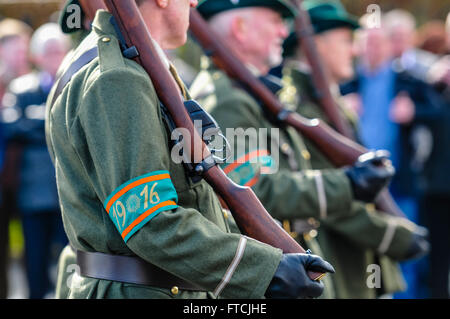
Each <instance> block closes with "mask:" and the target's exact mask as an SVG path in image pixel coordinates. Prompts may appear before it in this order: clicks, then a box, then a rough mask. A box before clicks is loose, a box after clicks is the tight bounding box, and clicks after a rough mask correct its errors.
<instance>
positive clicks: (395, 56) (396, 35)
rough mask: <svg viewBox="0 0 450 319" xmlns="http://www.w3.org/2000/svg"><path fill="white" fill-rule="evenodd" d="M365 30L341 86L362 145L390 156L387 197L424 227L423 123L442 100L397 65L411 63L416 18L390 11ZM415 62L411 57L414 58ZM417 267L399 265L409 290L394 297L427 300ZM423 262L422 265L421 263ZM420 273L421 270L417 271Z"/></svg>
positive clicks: (427, 138)
mask: <svg viewBox="0 0 450 319" xmlns="http://www.w3.org/2000/svg"><path fill="white" fill-rule="evenodd" d="M366 18H367V17H365V18H364V19H362V21H361V24H362V25H363V26H366V27H365V28H364V29H363V30H361V31H360V33H359V35H358V39H359V47H358V51H359V52H360V54H361V56H360V59H359V61H358V66H357V76H356V78H355V79H354V80H353V81H351V82H350V83H347V84H345V85H344V86H342V92H343V94H348V93H357V97H358V99H355V96H353V98H352V100H353V101H355V100H357V101H359V103H360V105H359V106H357V107H355V108H356V109H359V113H360V117H361V118H360V132H361V136H360V138H361V140H362V141H363V143H364V144H365V146H367V147H368V148H370V149H387V150H389V151H390V152H391V157H392V161H393V164H394V166H395V167H396V169H397V174H396V176H395V177H394V179H393V181H392V184H391V192H392V194H393V196H394V198H395V200H396V202H397V203H398V204H399V206H400V208H401V209H402V210H403V211H404V212H405V214H406V215H407V216H408V218H409V219H410V220H412V221H413V222H416V223H423V221H421V220H420V219H419V215H418V212H419V211H418V208H419V207H418V205H419V202H418V198H419V197H420V190H421V189H420V187H419V180H418V176H419V175H418V174H419V172H421V170H422V169H423V166H424V164H425V162H426V161H427V159H428V157H429V155H430V153H431V139H432V135H431V133H430V130H429V129H427V128H426V127H424V126H423V125H420V123H421V121H425V120H428V121H433V120H435V119H436V118H437V117H438V116H439V110H440V107H441V103H440V101H441V100H440V97H439V96H438V95H437V93H436V92H435V91H434V90H433V88H432V87H431V86H430V85H428V84H427V83H425V82H424V81H421V80H419V79H418V78H417V77H415V76H413V75H412V74H411V72H410V69H409V68H401V67H399V66H398V64H399V63H398V61H399V60H402V59H404V60H405V61H407V62H409V61H410V59H409V58H410V57H411V55H409V53H411V52H413V51H414V49H413V38H414V27H415V22H414V18H412V16H411V15H409V14H408V13H405V12H403V11H399V10H394V11H393V12H390V13H388V14H386V16H385V17H383V18H382V26H381V27H380V28H369V27H367V25H366V20H365V19H366ZM412 56H413V57H415V56H416V55H415V53H413V55H412ZM419 263H420V261H419V262H417V261H413V262H408V263H405V264H403V265H402V269H403V272H404V275H405V279H406V281H407V283H408V290H407V291H406V292H405V293H402V294H399V295H397V297H406V298H423V297H426V296H427V295H426V289H424V283H423V282H424V279H421V278H420V276H426V275H425V274H423V271H422V270H419ZM422 263H423V261H422ZM420 267H421V269H422V268H423V266H420Z"/></svg>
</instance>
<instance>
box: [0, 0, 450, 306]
mask: <svg viewBox="0 0 450 319" xmlns="http://www.w3.org/2000/svg"><path fill="white" fill-rule="evenodd" d="M63 2H64V1H63V0H0V113H1V116H0V119H1V121H0V168H1V171H2V173H1V177H0V185H1V202H0V203H1V205H0V298H52V297H53V296H54V285H55V280H56V275H57V274H56V263H57V258H58V255H59V252H60V251H61V249H62V248H63V247H64V246H65V245H66V244H67V238H66V237H65V233H64V230H63V226H62V222H61V216H60V211H59V205H58V198H57V192H56V184H55V176H54V171H53V166H52V163H51V160H50V157H49V154H48V152H47V149H46V142H45V134H44V114H45V101H46V98H47V95H48V93H49V91H50V88H51V86H52V85H53V82H54V78H55V74H56V70H57V68H58V65H59V64H60V62H61V61H62V58H63V57H64V55H65V54H66V53H67V52H68V50H70V48H71V42H70V39H68V38H67V37H66V36H65V35H63V34H62V33H61V32H60V31H59V30H58V28H57V26H56V24H55V23H56V22H57V20H58V16H59V12H58V11H59V10H61V8H62V5H63ZM341 2H342V4H343V5H344V6H345V7H346V9H347V10H348V11H349V12H350V13H352V14H354V15H355V16H357V17H362V16H363V15H365V14H367V13H373V12H374V10H375V11H376V10H380V12H381V13H383V14H384V13H386V21H389V23H388V24H389V26H386V27H385V28H384V27H383V28H381V29H379V30H377V31H376V32H372V31H370V30H369V31H367V30H363V31H361V32H359V33H357V34H356V35H355V46H356V47H358V49H359V50H358V57H357V59H356V60H355V67H356V68H358V65H364V66H365V67H369V68H370V69H371V70H370V71H371V73H364V71H363V70H362V67H360V68H359V69H358V70H359V71H360V72H356V78H355V79H354V80H355V81H359V82H355V81H353V84H352V82H350V83H347V84H345V85H343V87H342V92H343V94H346V95H345V96H346V97H345V98H346V99H347V101H348V104H349V105H351V106H352V108H353V110H354V111H356V112H358V114H359V115H360V116H361V119H360V120H361V124H360V125H361V126H362V127H361V132H362V134H363V136H362V140H364V141H365V142H366V146H373V147H374V148H387V149H389V150H390V151H391V153H392V154H393V157H394V159H393V160H394V164H395V165H397V166H396V168H397V171H398V172H399V176H400V177H399V178H398V179H397V180H395V181H394V189H392V191H393V195H394V197H395V199H396V200H397V201H398V203H399V204H400V205H401V206H402V209H403V210H404V211H405V212H406V213H407V214H408V217H409V218H410V219H411V220H413V221H415V222H417V223H419V224H421V225H424V226H426V227H427V228H428V229H429V230H430V233H431V244H432V252H431V254H430V255H429V256H427V257H426V258H423V259H421V260H420V261H416V262H409V263H407V264H405V265H402V270H403V271H404V276H405V279H406V281H407V283H408V290H407V291H406V292H404V293H400V294H398V295H395V296H394V298H431V297H439V298H448V296H449V275H450V274H449V253H450V248H449V242H450V239H449V236H448V234H449V233H450V183H449V182H448V181H449V180H450V177H449V176H448V174H449V171H450V162H446V161H445V159H449V158H450V154H449V152H450V138H449V136H448V135H449V132H448V131H449V130H446V129H445V127H446V126H450V116H449V112H450V111H449V109H450V102H449V101H450V98H449V96H450V68H449V65H450V55H449V54H450V16H449V12H450V1H449V0H428V1H423V0H395V1H394V0H382V1H374V0H359V1H352V0H342V1H341ZM446 20H447V21H446ZM386 23H387V22H386ZM364 31H367V32H364ZM168 54H169V55H170V57H171V58H172V59H173V61H174V63H175V65H176V66H177V68H178V70H179V71H180V73H181V75H182V77H183V78H184V80H185V82H187V83H188V84H189V83H190V82H191V81H192V80H193V78H194V76H195V75H196V72H197V71H198V70H199V69H200V56H201V50H200V49H199V48H198V47H197V46H195V44H193V42H192V41H191V40H190V41H189V42H188V44H187V45H186V46H184V47H182V48H180V49H179V50H177V51H174V52H169V53H168ZM393 61H396V63H395V64H392V65H396V67H397V68H402V70H403V71H406V72H407V73H408V74H409V75H410V76H411V77H413V78H414V79H415V80H417V82H414V83H416V85H418V86H417V87H415V88H412V90H422V86H421V85H420V83H427V85H429V86H430V87H432V88H433V90H434V91H435V93H437V94H438V95H440V97H441V98H442V99H443V100H444V101H446V102H445V103H446V104H445V105H444V109H445V112H444V113H442V114H439V115H438V117H439V118H440V122H439V124H436V127H433V125H434V124H433V125H431V126H430V125H428V126H427V125H415V119H416V118H417V117H418V116H419V115H423V116H425V117H426V116H427V114H417V112H415V111H414V110H417V109H418V103H421V102H418V101H415V100H414V97H412V96H408V95H407V94H405V93H404V92H399V94H398V95H392V94H391V93H390V94H391V96H380V94H382V93H376V94H375V96H373V95H371V94H370V93H371V92H372V93H373V92H383V91H377V90H382V89H386V90H388V89H389V88H386V87H384V86H383V85H382V84H383V83H384V84H385V83H386V81H385V80H383V79H384V78H383V76H384V75H385V74H387V73H383V72H384V71H383V70H384V68H385V67H386V65H387V62H389V63H390V62H393ZM362 62H363V63H362ZM389 65H391V64H389ZM378 71H380V72H379V73H377V72H378ZM397 71H398V70H397ZM377 74H379V75H380V76H379V77H377V76H375V75H377ZM385 79H390V78H389V76H387V77H386V78H385ZM380 81H381V82H380ZM420 81H422V82H420ZM355 83H363V84H364V85H363V86H362V85H360V86H355V85H354V84H355ZM380 83H382V84H380ZM408 83H409V82H408ZM380 85H381V86H380ZM386 92H387V91H386ZM374 101H375V102H376V103H383V102H386V101H388V103H387V104H386V105H387V106H388V107H389V110H388V111H387V112H388V113H386V114H387V116H386V118H385V119H383V118H381V117H380V116H381V115H380V113H377V112H372V113H371V112H368V111H367V110H369V108H370V106H372V104H373V102H374ZM380 105H381V104H380ZM430 105H431V102H430ZM426 108H427V106H425V109H426ZM362 110H366V112H365V113H364V112H362ZM428 115H430V114H428ZM370 116H373V117H370ZM430 116H432V114H431V115H430ZM380 119H381V120H380ZM383 120H384V121H385V122H382V121H383ZM446 121H447V122H446ZM433 123H437V122H433ZM377 125H378V126H377ZM375 127H376V130H378V131H377V132H373V128H375ZM371 129H372V131H371ZM380 130H381V131H380ZM380 133H386V134H387V135H386V134H384V135H386V136H387V140H386V141H383V140H382V136H383V134H380ZM389 134H390V135H389ZM383 143H385V144H383ZM400 158H407V159H408V160H407V161H406V162H401V161H400ZM443 159H444V160H443Z"/></svg>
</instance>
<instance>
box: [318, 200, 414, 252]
mask: <svg viewBox="0 0 450 319" xmlns="http://www.w3.org/2000/svg"><path fill="white" fill-rule="evenodd" d="M352 211H353V212H354V215H353V216H352V218H343V219H340V220H335V221H333V223H328V222H325V224H326V225H327V226H329V227H330V228H331V229H333V231H335V232H337V233H339V234H341V235H342V236H344V237H346V238H347V239H349V240H350V241H352V242H353V243H354V244H355V245H357V246H359V247H361V248H370V249H373V250H374V251H376V252H377V253H378V254H380V255H387V256H389V257H391V258H392V259H394V260H401V259H402V258H403V257H405V254H406V253H407V249H408V247H409V245H410V244H411V241H412V233H413V231H414V229H415V227H416V226H415V224H414V223H412V222H410V221H408V220H407V219H405V218H399V217H392V216H388V215H386V214H383V213H380V212H377V211H375V210H374V209H373V208H371V205H366V204H364V203H362V202H358V201H355V202H354V203H353V205H352ZM367 234H370V236H367Z"/></svg>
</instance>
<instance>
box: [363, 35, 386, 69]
mask: <svg viewBox="0 0 450 319" xmlns="http://www.w3.org/2000/svg"><path fill="white" fill-rule="evenodd" d="M359 47H360V49H359V51H360V54H361V60H362V62H363V63H364V64H365V65H366V67H368V68H369V69H370V70H375V69H377V68H379V67H380V66H382V65H383V64H384V63H386V62H387V61H389V60H390V59H391V56H392V51H391V46H390V41H389V39H388V37H387V34H386V32H385V30H383V29H381V28H370V29H366V30H364V31H361V36H360V41H359Z"/></svg>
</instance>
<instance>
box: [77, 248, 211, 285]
mask: <svg viewBox="0 0 450 319" xmlns="http://www.w3.org/2000/svg"><path fill="white" fill-rule="evenodd" d="M76 255H77V264H78V266H79V267H80V275H81V276H83V277H90V278H97V279H106V280H111V281H119V282H125V283H132V284H138V285H145V286H153V287H159V288H167V289H172V288H174V287H177V288H178V289H180V290H196V291H201V290H204V289H201V288H199V287H198V286H196V285H194V284H191V283H190V282H187V281H185V280H183V279H181V278H179V277H176V276H174V275H172V274H170V273H168V272H167V271H165V270H162V269H161V268H158V267H156V266H154V265H152V264H150V263H148V262H146V261H145V260H143V259H141V258H139V257H132V256H119V255H109V254H103V253H98V252H96V253H91V252H85V251H80V250H76Z"/></svg>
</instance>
